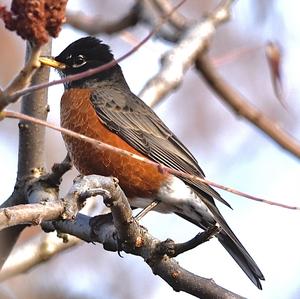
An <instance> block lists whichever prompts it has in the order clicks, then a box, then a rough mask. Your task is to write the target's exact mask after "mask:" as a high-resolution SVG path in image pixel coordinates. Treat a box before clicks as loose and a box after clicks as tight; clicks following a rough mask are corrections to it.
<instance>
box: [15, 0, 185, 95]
mask: <svg viewBox="0 0 300 299" xmlns="http://www.w3.org/2000/svg"><path fill="white" fill-rule="evenodd" d="M185 1H186V0H181V1H180V2H179V4H177V5H176V6H174V8H173V9H172V11H170V12H169V13H168V14H167V15H166V16H165V17H163V18H162V19H161V22H160V23H159V24H158V25H157V26H156V27H155V28H154V29H153V30H152V31H151V32H150V33H149V34H148V35H147V36H146V37H145V38H144V39H142V40H141V41H140V43H139V44H137V45H136V46H134V47H133V48H132V49H131V50H130V51H128V52H127V53H126V54H124V55H122V56H121V57H119V58H118V59H116V60H112V61H111V62H109V63H106V64H103V65H101V66H99V67H96V68H93V69H89V70H87V71H84V72H81V73H79V74H75V75H70V76H67V77H64V78H62V79H59V80H54V81H51V82H45V83H42V84H37V85H35V86H31V87H29V88H26V89H23V90H19V91H17V92H15V93H14V94H13V95H11V97H12V98H16V99H18V98H19V97H21V96H24V95H26V94H30V93H32V92H34V91H36V90H40V89H43V88H47V87H50V86H54V85H58V84H62V83H66V82H72V81H76V80H79V79H83V78H86V77H89V76H91V75H94V74H97V73H100V72H102V71H104V70H107V69H110V68H112V67H113V66H115V65H116V64H118V63H120V62H121V61H123V60H124V59H126V58H127V57H129V56H130V55H132V54H133V53H135V52H136V51H137V50H138V49H139V48H140V47H141V46H143V45H144V44H145V43H146V42H147V41H148V40H149V39H150V38H151V37H152V36H153V35H154V34H155V33H156V32H158V31H159V29H160V27H161V26H162V25H163V24H164V23H165V22H166V21H167V20H168V17H169V16H170V15H172V13H173V12H174V11H176V10H177V9H178V8H179V7H180V6H181V5H183V3H184V2H185Z"/></svg>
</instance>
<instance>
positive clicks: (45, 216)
mask: <svg viewBox="0 0 300 299" xmlns="http://www.w3.org/2000/svg"><path fill="white" fill-rule="evenodd" d="M63 212H64V206H63V204H60V203H59V202H56V203H53V202H49V203H45V204H38V203H36V204H26V205H17V206H13V207H8V208H4V209H0V230H2V229H4V228H7V227H10V226H14V225H17V224H35V225H38V224H40V223H41V222H42V221H45V220H52V219H57V218H58V217H59V216H60V215H61V214H62V213H63Z"/></svg>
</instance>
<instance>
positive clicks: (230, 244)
mask: <svg viewBox="0 0 300 299" xmlns="http://www.w3.org/2000/svg"><path fill="white" fill-rule="evenodd" d="M232 234H233V232H232ZM217 238H218V240H219V241H220V243H221V244H222V245H223V247H224V248H225V249H226V250H227V251H228V253H229V254H230V255H231V256H232V257H233V259H234V260H235V261H236V262H237V264H238V265H239V266H240V267H241V269H242V270H243V271H244V272H245V274H246V275H247V276H248V277H249V279H250V280H251V281H252V282H253V283H254V284H255V285H256V286H257V287H258V288H259V289H260V290H261V289H262V286H261V283H260V280H264V279H265V278H264V275H263V274H262V273H261V271H260V269H259V268H258V266H257V264H256V263H255V261H254V260H253V258H252V257H251V256H250V254H249V253H248V252H247V250H246V249H245V247H244V246H243V245H242V243H241V242H240V241H239V240H238V239H237V238H236V237H235V240H234V241H233V240H232V238H231V237H229V236H228V235H227V234H226V232H225V231H221V232H220V233H219V234H218V236H217Z"/></svg>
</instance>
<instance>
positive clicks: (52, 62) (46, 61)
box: [39, 56, 66, 69]
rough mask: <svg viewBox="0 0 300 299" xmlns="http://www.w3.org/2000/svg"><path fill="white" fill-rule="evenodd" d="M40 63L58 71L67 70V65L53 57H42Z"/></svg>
mask: <svg viewBox="0 0 300 299" xmlns="http://www.w3.org/2000/svg"><path fill="white" fill-rule="evenodd" d="M39 61H40V63H41V64H43V65H47V66H51V67H54V68H56V69H65V68H66V65H65V64H64V63H62V62H58V61H56V60H55V59H54V58H53V57H51V56H40V58H39Z"/></svg>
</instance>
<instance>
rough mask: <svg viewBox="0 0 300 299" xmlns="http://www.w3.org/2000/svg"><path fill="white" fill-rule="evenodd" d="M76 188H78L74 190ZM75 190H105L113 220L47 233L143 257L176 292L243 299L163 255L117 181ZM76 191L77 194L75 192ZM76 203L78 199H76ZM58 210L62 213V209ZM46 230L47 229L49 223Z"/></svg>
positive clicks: (60, 226) (82, 219) (82, 221)
mask: <svg viewBox="0 0 300 299" xmlns="http://www.w3.org/2000/svg"><path fill="white" fill-rule="evenodd" d="M74 186H77V187H76V188H74ZM74 186H73V188H71V190H70V192H69V193H68V194H69V195H70V196H71V195H73V197H74V198H75V197H76V195H77V192H78V190H79V189H78V188H80V191H81V192H84V191H85V189H87V190H88V189H95V188H97V189H103V190H104V191H103V195H104V202H105V204H106V205H107V206H109V207H110V209H111V212H112V217H113V218H111V216H110V215H102V216H98V217H96V218H94V220H93V221H91V218H90V217H88V216H85V215H82V214H78V215H77V217H76V219H75V220H74V221H55V222H53V221H52V222H51V223H54V226H53V225H52V224H51V223H48V229H54V228H55V229H57V230H58V231H60V232H62V233H68V234H72V235H74V236H76V237H78V238H80V239H82V240H85V241H87V242H91V241H93V242H100V243H102V244H104V247H105V248H106V249H107V250H112V251H117V250H118V251H119V250H120V249H121V250H124V251H125V252H127V253H130V254H134V255H138V256H141V257H143V259H144V260H145V261H146V262H147V264H148V265H149V266H150V267H151V269H152V271H153V273H154V274H156V275H159V276H160V277H161V278H163V279H164V280H165V281H166V282H167V283H168V284H169V285H170V286H172V288H173V289H174V290H176V291H184V292H187V293H189V294H192V295H195V296H197V297H204V298H218V296H219V297H220V298H221V297H222V298H241V297H240V296H238V295H236V294H234V293H231V292H230V291H228V290H226V289H224V288H222V287H220V286H218V285H216V284H215V283H214V282H213V281H212V280H211V279H205V278H202V277H199V276H197V275H194V274H192V273H190V272H188V271H186V270H185V269H183V268H181V267H180V266H179V264H178V263H177V262H176V261H175V260H174V259H172V258H170V257H168V256H166V255H165V254H160V253H159V250H158V249H159V248H160V241H159V240H158V239H156V238H154V237H153V236H151V235H150V234H149V233H148V231H147V230H146V229H144V228H143V227H141V226H139V224H138V223H137V222H136V221H135V220H134V218H133V216H132V211H131V208H130V205H129V202H128V200H127V198H126V196H125V195H124V193H123V191H122V190H121V189H120V187H119V186H118V184H117V180H116V179H114V178H111V177H101V176H96V175H90V176H84V177H82V178H77V179H76V181H75V184H74ZM76 190H77V192H75V191H76ZM75 200H77V199H76V198H75ZM64 202H65V203H66V202H67V201H64ZM28 206H29V205H28ZM47 206H48V204H47ZM18 208H19V207H18ZM45 210H46V209H45ZM57 210H60V212H61V211H62V209H61V207H60V208H59V209H57ZM48 213H49V214H48V216H49V215H50V213H52V210H51V209H49V210H48ZM46 214H47V213H45V215H44V216H45V218H44V219H46V218H47V219H48V218H49V219H50V218H51V217H50V216H49V217H48V216H46ZM0 215H1V214H0ZM32 215H33V214H32ZM34 215H36V214H34ZM54 216H55V217H54V218H57V217H56V216H57V215H54ZM4 217H6V215H4ZM0 219H1V218H0ZM99 219H100V220H99ZM112 219H113V222H112V221H111V220H112ZM26 220H29V218H26ZM44 226H47V223H45V224H44ZM116 236H117V237H118V238H117V239H116ZM47 256H48V255H47ZM37 260H38V261H41V260H42V259H41V258H40V257H38V258H37ZM30 263H31V264H33V262H32V259H30ZM22 269H26V270H28V269H29V267H28V265H27V266H26V267H25V265H24V264H23V265H22V266H21V265H20V264H19V266H18V267H15V269H14V274H16V273H19V272H16V271H17V270H19V271H21V270H22ZM11 271H12V269H11V270H10V272H8V270H7V271H6V274H2V276H1V278H0V279H5V278H7V277H9V276H10V275H11V274H10V273H12V272H11Z"/></svg>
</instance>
